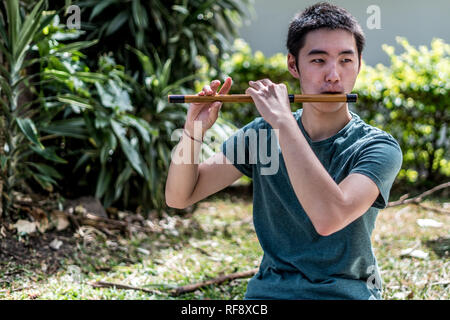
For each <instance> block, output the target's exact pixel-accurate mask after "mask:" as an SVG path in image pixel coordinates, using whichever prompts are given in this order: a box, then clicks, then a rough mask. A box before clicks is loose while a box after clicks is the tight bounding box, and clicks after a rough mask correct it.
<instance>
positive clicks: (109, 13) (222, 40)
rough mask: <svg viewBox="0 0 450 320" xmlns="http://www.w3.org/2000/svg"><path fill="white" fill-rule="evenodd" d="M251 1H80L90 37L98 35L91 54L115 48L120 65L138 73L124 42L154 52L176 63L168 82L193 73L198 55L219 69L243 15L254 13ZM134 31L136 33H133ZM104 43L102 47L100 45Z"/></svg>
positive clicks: (137, 67)
mask: <svg viewBox="0 0 450 320" xmlns="http://www.w3.org/2000/svg"><path fill="white" fill-rule="evenodd" d="M251 4H253V1H252V0H244V1H238V0H209V1H198V0H175V1H174V0H172V1H160V0H153V1H144V0H133V1H121V0H108V1H100V0H88V1H81V2H78V3H77V5H79V6H80V7H81V9H82V15H83V16H86V17H88V20H89V22H84V21H83V24H82V29H85V30H89V33H88V34H87V35H86V37H87V39H99V40H100V42H99V47H96V48H93V50H95V52H94V51H93V52H92V53H94V54H97V53H107V52H110V51H113V52H115V55H116V58H117V61H118V63H120V64H123V65H124V66H125V67H126V68H127V70H131V71H139V67H140V65H139V63H138V62H137V61H136V60H135V59H134V58H135V57H134V56H133V54H130V52H129V50H127V49H126V46H127V45H129V46H131V47H134V48H136V49H138V50H140V51H142V52H143V53H144V54H146V55H149V56H153V54H154V53H155V52H156V53H157V54H158V56H159V57H160V58H161V60H162V61H167V60H169V59H170V60H171V61H172V73H171V74H170V81H171V82H175V81H176V80H178V79H181V78H184V77H185V76H186V75H190V74H195V72H196V69H197V68H198V67H199V65H198V62H197V60H196V59H197V56H203V57H206V59H207V61H208V63H209V64H210V65H211V66H213V67H214V68H215V69H216V70H218V69H219V68H218V59H219V57H220V56H221V54H222V53H223V52H226V51H228V50H229V42H230V41H231V40H232V38H233V37H234V36H236V35H237V27H238V26H239V25H240V24H241V21H242V18H244V17H247V16H248V15H249V14H250V13H251V12H250V10H251V8H252V7H251ZM130 35H134V36H133V37H130ZM100 46H101V47H100Z"/></svg>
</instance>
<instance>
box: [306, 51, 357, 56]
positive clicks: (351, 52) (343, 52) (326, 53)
mask: <svg viewBox="0 0 450 320" xmlns="http://www.w3.org/2000/svg"><path fill="white" fill-rule="evenodd" d="M354 53H355V51H353V50H351V49H348V50H343V51H341V52H339V55H342V54H354ZM314 54H325V55H328V52H327V51H325V50H321V49H312V50H311V51H310V52H308V56H311V55H314Z"/></svg>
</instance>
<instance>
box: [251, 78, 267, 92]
mask: <svg viewBox="0 0 450 320" xmlns="http://www.w3.org/2000/svg"><path fill="white" fill-rule="evenodd" d="M248 84H249V85H250V87H252V88H255V89H257V90H259V89H262V88H263V87H264V86H263V84H262V83H261V82H260V81H259V80H258V81H249V82H248Z"/></svg>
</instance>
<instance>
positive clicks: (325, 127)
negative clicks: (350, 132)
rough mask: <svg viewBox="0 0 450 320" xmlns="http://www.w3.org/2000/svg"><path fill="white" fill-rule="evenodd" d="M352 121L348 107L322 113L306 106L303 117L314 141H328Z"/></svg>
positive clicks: (309, 134) (304, 124)
mask: <svg viewBox="0 0 450 320" xmlns="http://www.w3.org/2000/svg"><path fill="white" fill-rule="evenodd" d="M351 119H352V115H351V114H350V113H349V111H348V105H347V104H345V106H344V107H342V108H340V109H339V110H338V111H336V112H320V111H318V110H317V109H315V108H313V107H312V106H308V105H304V106H303V112H302V116H301V121H302V124H303V127H304V128H305V130H306V132H307V133H308V136H309V137H310V138H311V140H312V141H321V140H325V139H328V138H330V137H332V136H334V135H335V134H336V133H338V132H339V131H340V130H341V129H342V128H343V127H345V125H346V124H347V123H348V122H349V121H350V120H351Z"/></svg>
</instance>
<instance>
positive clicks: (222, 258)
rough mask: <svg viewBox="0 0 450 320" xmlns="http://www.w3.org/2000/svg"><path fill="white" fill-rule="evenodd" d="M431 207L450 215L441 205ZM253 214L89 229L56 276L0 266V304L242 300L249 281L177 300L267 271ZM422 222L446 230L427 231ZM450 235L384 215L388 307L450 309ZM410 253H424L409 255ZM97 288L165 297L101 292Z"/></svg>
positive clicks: (392, 212) (380, 253)
mask: <svg viewBox="0 0 450 320" xmlns="http://www.w3.org/2000/svg"><path fill="white" fill-rule="evenodd" d="M425 204H427V205H428V206H439V207H440V208H442V207H445V206H447V209H448V204H444V203H443V201H439V200H434V201H431V202H430V201H426V202H425ZM251 214H252V202H251V198H248V197H247V198H245V197H238V196H236V195H231V194H228V193H220V194H218V195H215V196H212V197H210V198H208V199H207V200H205V201H203V202H201V203H200V204H199V206H198V207H197V208H196V210H195V211H194V212H193V213H192V214H188V215H184V216H166V217H164V219H163V220H160V221H158V222H154V223H159V225H160V226H162V227H163V228H164V230H165V231H164V233H163V234H148V233H147V234H146V233H135V234H133V236H132V238H131V239H130V238H125V237H123V236H115V237H111V236H107V235H105V234H103V233H101V232H98V231H95V230H93V229H89V228H88V229H85V232H84V236H83V237H81V236H80V235H79V234H77V235H75V236H74V237H67V236H66V237H63V236H61V238H60V239H62V241H63V246H62V248H63V249H64V247H65V249H64V250H65V252H66V254H65V255H64V258H61V259H60V260H59V265H60V266H59V268H58V270H56V271H54V272H53V273H49V272H48V269H49V266H47V265H46V264H45V263H44V262H40V263H39V261H38V262H36V261H34V260H33V261H34V262H33V263H31V264H26V263H25V262H23V261H22V262H18V261H16V260H13V259H10V260H8V261H0V299H226V300H227V299H242V298H243V297H244V293H245V290H246V286H247V283H248V280H249V279H248V278H247V279H236V280H233V281H229V282H225V283H223V284H222V285H214V286H209V287H205V288H203V289H201V290H197V291H195V292H192V293H186V294H184V295H180V296H172V295H171V294H170V293H169V292H170V289H173V288H175V287H177V286H181V285H186V284H190V283H196V282H201V281H205V280H208V279H211V278H215V277H217V276H220V275H224V274H230V273H233V272H239V271H247V270H251V269H253V268H256V267H258V265H259V262H260V261H261V257H262V250H261V247H260V246H259V243H258V240H257V237H256V234H255V231H254V228H253V225H252V220H251ZM418 219H433V220H435V221H437V222H439V223H441V224H442V225H441V226H440V227H421V226H419V224H418ZM419 221H420V220H419ZM449 226H450V215H446V214H442V213H441V214H439V213H436V212H432V211H429V210H424V209H422V208H419V207H416V206H413V205H409V206H404V205H403V206H398V207H394V208H388V209H385V210H382V211H380V214H379V217H378V219H377V224H376V228H375V230H374V233H373V237H372V238H373V245H374V252H375V255H376V257H377V259H378V264H379V267H380V270H381V276H382V279H383V289H384V294H383V298H384V299H449V283H450V273H449V266H450V263H449V250H450V248H449V241H450V240H449V232H448V231H449ZM56 237H58V235H56ZM22 241H23V239H22ZM408 248H412V249H413V250H415V251H412V253H409V254H408V253H407V252H405V249H408ZM68 249H70V250H68ZM61 250H62V249H61ZM68 251H69V253H67V252H68ZM410 251H411V250H410ZM421 254H422V255H423V257H413V256H414V255H416V256H417V255H419V256H420V255H421ZM411 255H413V256H411ZM95 281H104V282H111V283H118V284H125V285H128V286H133V287H138V288H144V289H148V290H154V291H155V290H156V293H153V294H152V293H148V292H144V291H142V290H125V289H117V288H113V287H110V288H94V287H93V286H92V285H91V283H93V282H95Z"/></svg>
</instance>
